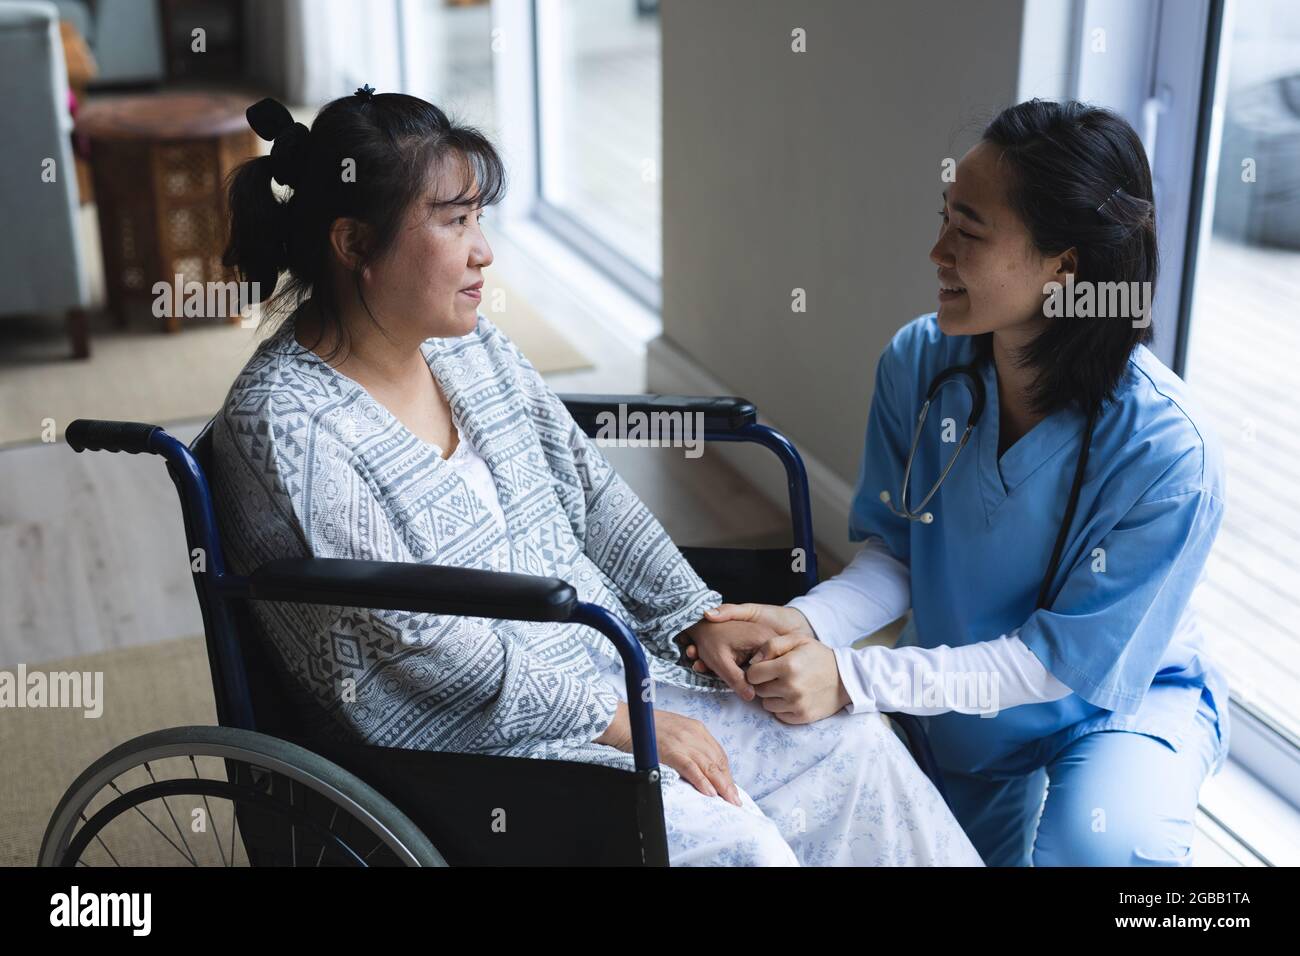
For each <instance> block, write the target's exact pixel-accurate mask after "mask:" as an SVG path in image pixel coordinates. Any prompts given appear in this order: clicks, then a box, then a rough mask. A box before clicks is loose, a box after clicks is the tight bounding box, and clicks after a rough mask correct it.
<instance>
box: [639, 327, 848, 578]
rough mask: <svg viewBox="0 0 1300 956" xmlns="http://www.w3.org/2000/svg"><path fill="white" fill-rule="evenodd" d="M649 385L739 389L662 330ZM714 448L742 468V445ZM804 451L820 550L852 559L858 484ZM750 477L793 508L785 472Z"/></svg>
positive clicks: (649, 363) (685, 390)
mask: <svg viewBox="0 0 1300 956" xmlns="http://www.w3.org/2000/svg"><path fill="white" fill-rule="evenodd" d="M646 385H647V390H648V391H650V392H658V393H660V394H665V395H734V394H736V393H735V390H734V389H732V388H730V387H729V386H728V385H727V383H725V382H723V381H720V380H719V379H718V378H716V377H715V376H714V375H713V373H711V372H709V371H708V370H707V369H705V368H704V367H702V366H701V365H700V364H699V363H698V362H696V361H695V360H694V359H692V358H691V357H690V356H688V355H687V354H686V353H685V352H683V351H682V350H681V348H679V347H678V346H677V345H675V344H674V343H672V342H670V341H669V340H668V339H666V338H664V337H663V336H662V335H661V336H658V337H657V338H654V339H652V340H650V342H648V343H647V344H646ZM758 419H759V421H760V422H761V423H762V424H764V425H770V426H771V427H772V428H775V429H776V430H777V431H779V432H781V433H782V434H784V435H785V436H786V437H787V438H789V439H790V441H791V442H793V443H794V446H795V447H796V448H799V436H798V435H793V434H791V433H790V432H787V431H786V430H785V429H783V428H782V427H781V425H780V423H779V422H775V421H773V420H772V419H770V418H768V417H767V416H766V415H764V414H763V410H762V408H760V409H759V410H758ZM715 449H716V451H715ZM709 453H710V454H717V455H719V456H720V457H721V458H722V459H723V460H724V461H726V462H727V463H728V464H730V465H732V466H733V467H738V464H737V458H738V455H737V448H736V447H735V446H734V445H732V444H729V443H722V442H719V443H715V444H714V445H710V446H709ZM799 454H800V456H801V457H802V458H803V462H804V467H805V468H806V469H807V471H808V494H809V496H810V498H811V499H812V512H813V534H814V536H815V538H816V540H817V550H818V553H829V554H830V555H832V556H834V558H835V559H836V560H837V561H839V562H840V563H841V564H847V563H848V562H849V560H850V559H851V558H852V557H853V555H854V554H856V553H857V552H858V550H859V548H860V547H861V545H859V544H857V543H855V542H850V541H849V536H848V527H849V510H850V508H851V507H852V504H853V486H852V485H850V484H849V483H848V482H846V481H845V480H844V479H843V478H841V477H840V476H839V475H837V474H836V473H835V472H833V471H832V470H831V469H830V468H829V467H827V465H826V464H825V463H823V462H822V461H819V460H818V459H817V458H815V457H814V456H812V455H810V454H809V453H808V451H807V450H806V449H804V448H799ZM738 470H743V469H739V468H738ZM747 477H749V478H750V480H751V481H752V482H753V483H754V487H755V488H757V489H758V491H759V493H760V494H762V495H763V496H764V497H765V498H767V499H769V500H770V501H771V502H772V503H773V504H774V505H776V506H777V507H779V508H781V509H782V510H783V511H784V510H786V509H788V507H789V496H788V493H787V491H786V486H785V481H784V473H783V472H777V471H773V472H771V473H766V472H765V473H764V474H761V475H756V474H754V473H752V472H750V473H749V474H748V475H747Z"/></svg>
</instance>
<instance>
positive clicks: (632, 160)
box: [537, 0, 661, 278]
mask: <svg viewBox="0 0 1300 956" xmlns="http://www.w3.org/2000/svg"><path fill="white" fill-rule="evenodd" d="M656 6H657V4H653V3H647V2H645V0H642V2H637V0H538V3H537V73H538V77H537V79H538V110H539V114H540V115H539V142H540V153H541V156H540V161H541V192H542V199H543V201H544V202H546V203H547V204H548V205H550V206H553V207H556V208H558V209H559V210H560V211H562V212H563V213H565V214H566V215H568V216H569V217H571V218H572V219H574V220H576V221H577V222H578V223H579V224H581V225H582V226H583V227H585V229H586V230H588V231H589V232H590V233H592V234H593V235H594V236H595V237H597V239H598V240H599V241H602V242H604V243H606V244H608V245H609V246H610V247H612V248H613V249H614V250H616V251H617V252H618V253H620V254H621V255H622V256H623V257H625V258H626V259H628V260H630V261H631V262H632V263H633V264H635V266H636V267H637V268H639V269H641V270H642V271H644V272H645V273H647V274H649V275H651V276H654V277H656V278H657V277H658V276H659V275H660V272H661V253H660V198H659V197H660V187H659V178H660V177H659V170H660V165H661V160H660V123H659V109H660V102H659V100H660V85H659V18H658V15H657V12H656Z"/></svg>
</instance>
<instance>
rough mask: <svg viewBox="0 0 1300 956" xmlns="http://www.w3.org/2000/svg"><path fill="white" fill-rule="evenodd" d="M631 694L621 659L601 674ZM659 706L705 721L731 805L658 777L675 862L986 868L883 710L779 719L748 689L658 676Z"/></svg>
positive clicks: (676, 779) (624, 693) (677, 781)
mask: <svg viewBox="0 0 1300 956" xmlns="http://www.w3.org/2000/svg"><path fill="white" fill-rule="evenodd" d="M604 676H605V679H606V680H608V681H609V682H610V684H611V685H612V686H613V688H614V690H615V692H616V693H617V694H618V695H619V699H620V700H623V701H626V700H627V691H626V688H625V687H624V683H623V669H622V665H621V664H616V665H615V667H614V668H612V669H609V670H606V671H605V674H604ZM655 707H656V709H658V710H665V711H670V712H673V713H677V714H681V715H683V716H685V717H693V718H694V719H696V720H698V721H700V722H701V723H703V724H704V725H705V726H706V727H707V728H708V729H709V732H710V733H712V734H713V736H714V737H715V738H717V741H718V743H719V744H721V745H722V749H723V750H725V751H726V752H727V758H728V760H729V761H730V764H731V774H732V778H733V779H734V780H735V781H736V786H737V787H738V788H739V789H740V797H741V803H742V804H743V806H740V807H737V806H735V805H734V804H731V803H728V802H727V801H726V800H725V799H723V798H722V797H709V796H705V795H704V794H702V793H700V792H699V791H698V790H696V789H695V788H694V787H693V786H691V784H689V783H687V782H686V781H685V780H682V779H681V778H679V777H677V775H676V774H673V775H671V778H670V779H669V778H666V779H665V781H664V784H663V802H664V822H665V825H666V828H667V835H668V859H669V862H670V863H671V865H673V866H799V865H801V864H802V865H805V866H983V865H984V864H983V861H982V860H981V859H980V856H979V854H978V853H977V852H976V850H975V847H974V846H972V845H971V842H970V840H969V839H967V837H966V834H965V833H964V832H963V831H962V829H961V826H960V825H959V824H958V823H957V819H956V818H955V817H954V816H953V815H952V812H951V811H950V810H949V809H948V807H947V805H946V804H945V803H944V802H943V798H942V797H941V796H940V795H939V792H938V791H937V790H936V789H935V788H934V785H933V784H932V783H931V782H930V781H929V779H928V778H927V777H926V776H925V774H924V773H922V772H921V769H920V767H918V766H917V765H916V761H915V760H913V759H912V755H911V754H910V753H909V752H908V750H907V748H906V747H905V746H904V745H903V742H902V741H901V740H899V738H898V737H897V735H896V734H895V733H894V731H893V730H891V729H890V728H889V727H888V726H887V725H886V723H885V720H884V718H883V717H882V716H881V715H880V714H856V715H855V714H850V713H849V712H848V711H844V710H842V711H840V712H839V713H838V714H836V715H835V716H833V717H828V718H826V719H825V720H820V721H818V722H817V723H814V724H801V725H789V724H784V723H782V722H781V721H779V720H777V719H776V718H775V717H773V716H772V715H771V714H769V713H768V712H767V711H765V710H764V709H763V707H762V703H761V702H760V701H759V700H758V699H757V698H756V699H755V700H752V701H745V700H742V699H741V698H739V697H737V696H736V695H735V694H733V693H730V692H727V693H721V694H719V693H709V692H702V691H693V690H684V689H681V688H678V687H673V686H671V685H666V684H656V685H655Z"/></svg>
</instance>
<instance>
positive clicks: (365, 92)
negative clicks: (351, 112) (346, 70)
mask: <svg viewBox="0 0 1300 956" xmlns="http://www.w3.org/2000/svg"><path fill="white" fill-rule="evenodd" d="M374 93H375V88H374V87H373V86H371V85H370V84H369V83H367V84H366V85H365V86H358V87H357V91H356V92H355V93H353V94H352V95H353V96H359V97H361V98H362V99H363V100H366V101H367V102H369V101H370V98H371V97H372V96H373V95H374Z"/></svg>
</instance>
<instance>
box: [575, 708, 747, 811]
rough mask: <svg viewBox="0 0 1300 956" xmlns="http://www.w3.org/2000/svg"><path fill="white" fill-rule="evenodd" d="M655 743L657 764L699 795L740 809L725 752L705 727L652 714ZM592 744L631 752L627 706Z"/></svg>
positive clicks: (661, 712) (678, 716)
mask: <svg viewBox="0 0 1300 956" xmlns="http://www.w3.org/2000/svg"><path fill="white" fill-rule="evenodd" d="M655 739H656V742H657V743H658V747H659V762H660V763H662V764H666V765H667V766H669V767H672V768H673V769H674V770H676V771H677V772H678V773H679V774H681V775H682V779H683V780H685V781H686V782H687V783H689V784H690V785H691V786H693V787H694V788H695V789H696V790H698V791H700V793H703V794H705V795H706V796H710V797H716V796H722V797H723V799H725V800H727V801H728V802H730V803H734V804H735V805H736V806H740V792H739V791H738V790H737V789H736V784H735V782H734V781H733V780H732V779H731V764H730V762H729V761H728V760H727V752H726V751H725V750H723V749H722V744H720V743H718V741H717V740H716V739H715V738H714V736H713V734H711V733H709V728H707V727H705V726H704V724H702V723H700V722H699V721H698V720H694V719H692V718H690V717H683V716H682V715H681V714H674V713H672V712H670V711H666V710H655ZM594 742H595V743H598V744H605V745H607V746H609V747H614V748H615V749H617V750H621V751H623V752H624V753H631V752H632V722H631V720H630V718H629V717H628V712H627V704H624V703H622V702H620V703H619V705H618V710H617V711H615V713H614V719H613V720H612V721H610V724H609V727H607V728H606V729H605V732H604V733H602V734H601V735H600V736H599V737H597V738H596V740H595V741H594Z"/></svg>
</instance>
